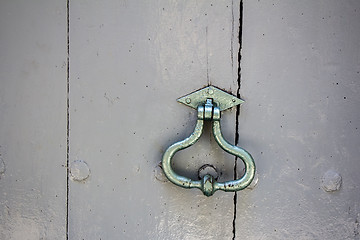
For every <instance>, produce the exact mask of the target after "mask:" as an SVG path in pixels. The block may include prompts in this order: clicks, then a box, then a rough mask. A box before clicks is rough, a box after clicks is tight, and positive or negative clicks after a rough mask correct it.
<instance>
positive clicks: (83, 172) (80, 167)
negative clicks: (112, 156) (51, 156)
mask: <svg viewBox="0 0 360 240" xmlns="http://www.w3.org/2000/svg"><path fill="white" fill-rule="evenodd" d="M70 176H71V179H72V180H74V181H78V182H82V181H85V180H86V179H87V178H88V177H89V176H90V168H89V166H88V165H87V163H86V162H85V161H82V160H75V161H73V162H72V163H71V165H70Z"/></svg>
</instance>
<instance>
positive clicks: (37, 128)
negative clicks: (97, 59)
mask: <svg viewBox="0 0 360 240" xmlns="http://www.w3.org/2000/svg"><path fill="white" fill-rule="evenodd" d="M66 58H67V54H66V2H64V1H31V2H30V1H2V2H1V3H0V86H1V87H0V165H1V166H0V170H1V175H0V239H4V240H7V239H65V238H66V234H65V232H66V227H65V226H66V166H65V165H66Z"/></svg>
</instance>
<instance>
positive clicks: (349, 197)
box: [236, 1, 360, 239]
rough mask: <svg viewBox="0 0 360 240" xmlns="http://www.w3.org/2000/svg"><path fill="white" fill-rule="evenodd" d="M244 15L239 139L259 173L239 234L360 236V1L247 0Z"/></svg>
mask: <svg viewBox="0 0 360 240" xmlns="http://www.w3.org/2000/svg"><path fill="white" fill-rule="evenodd" d="M243 19H244V22H243V26H244V28H243V34H242V39H243V49H242V61H241V67H242V81H241V93H242V94H243V95H242V96H243V97H244V99H245V100H246V104H244V105H243V106H242V107H241V118H240V119H241V120H240V145H242V146H244V147H246V148H247V149H248V150H249V151H250V152H252V153H253V156H254V158H255V159H256V163H257V167H258V168H257V170H258V175H259V182H258V185H257V187H256V188H255V189H254V190H253V191H251V192H248V191H244V192H241V193H240V194H239V197H238V205H237V213H238V214H237V218H236V223H237V226H236V231H237V233H236V236H238V239H241V238H242V237H241V236H247V237H248V238H249V239H359V223H358V222H359V211H360V205H359V200H360V189H359V183H360V175H359V170H360V157H359V156H360V147H359V144H360V107H359V106H360V97H359V94H360V74H359V71H360V58H359V56H360V31H359V23H360V2H359V1H341V2H340V1H291V3H290V2H275V1H260V2H259V1H245V2H244V16H243ZM329 170H330V171H335V172H337V173H338V174H340V175H341V176H342V185H341V187H340V189H339V191H335V192H325V191H324V190H323V189H322V188H321V181H322V177H323V175H324V174H325V173H326V172H327V171H329Z"/></svg>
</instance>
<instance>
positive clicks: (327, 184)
mask: <svg viewBox="0 0 360 240" xmlns="http://www.w3.org/2000/svg"><path fill="white" fill-rule="evenodd" d="M341 182H342V178H341V176H340V174H339V173H337V172H335V171H333V170H329V171H327V172H326V173H325V174H324V175H323V176H322V178H321V183H320V185H321V188H322V189H323V190H324V191H325V192H334V191H337V190H339V189H340V186H341Z"/></svg>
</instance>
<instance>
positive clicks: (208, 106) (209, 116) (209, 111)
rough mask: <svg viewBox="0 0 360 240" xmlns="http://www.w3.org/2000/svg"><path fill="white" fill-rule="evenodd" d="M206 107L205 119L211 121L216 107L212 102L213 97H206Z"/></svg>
mask: <svg viewBox="0 0 360 240" xmlns="http://www.w3.org/2000/svg"><path fill="white" fill-rule="evenodd" d="M204 107H205V112H204V119H205V120H210V121H211V119H212V115H213V107H214V105H213V103H212V99H210V98H208V99H206V103H205V105H204Z"/></svg>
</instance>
